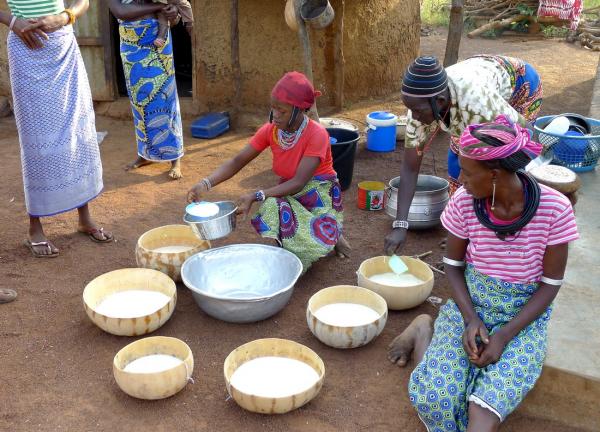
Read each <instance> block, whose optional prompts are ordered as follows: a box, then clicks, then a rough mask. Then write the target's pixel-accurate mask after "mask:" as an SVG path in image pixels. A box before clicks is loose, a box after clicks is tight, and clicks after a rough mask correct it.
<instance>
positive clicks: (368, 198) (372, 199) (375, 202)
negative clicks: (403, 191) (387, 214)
mask: <svg viewBox="0 0 600 432" xmlns="http://www.w3.org/2000/svg"><path fill="white" fill-rule="evenodd" d="M384 196H385V183H383V182H378V181H363V182H360V183H359V184H358V200H357V205H358V208H359V209H361V210H382V209H383V203H384Z"/></svg>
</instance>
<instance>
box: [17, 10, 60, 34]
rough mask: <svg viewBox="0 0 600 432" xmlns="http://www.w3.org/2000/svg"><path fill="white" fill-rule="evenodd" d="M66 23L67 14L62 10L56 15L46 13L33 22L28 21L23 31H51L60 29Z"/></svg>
mask: <svg viewBox="0 0 600 432" xmlns="http://www.w3.org/2000/svg"><path fill="white" fill-rule="evenodd" d="M68 23H69V16H68V15H67V14H66V13H64V12H63V13H59V14H56V15H46V16H44V17H40V18H36V19H35V22H32V23H30V24H29V25H28V26H27V27H26V28H25V30H24V31H26V32H27V31H33V30H35V29H41V30H42V31H43V32H45V33H52V32H55V31H57V30H60V29H61V28H63V27H64V26H66V25H67V24H68Z"/></svg>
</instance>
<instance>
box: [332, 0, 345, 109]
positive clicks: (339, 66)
mask: <svg viewBox="0 0 600 432" xmlns="http://www.w3.org/2000/svg"><path fill="white" fill-rule="evenodd" d="M340 9H341V10H340V11H339V12H338V13H336V20H337V21H338V22H339V25H338V28H337V31H336V35H335V48H334V52H333V58H334V61H333V63H334V66H335V106H336V108H337V109H338V110H340V111H342V110H343V109H344V85H345V70H344V67H345V62H346V60H345V58H344V15H345V12H346V0H341V4H340Z"/></svg>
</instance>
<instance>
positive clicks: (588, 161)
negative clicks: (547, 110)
mask: <svg viewBox="0 0 600 432" xmlns="http://www.w3.org/2000/svg"><path fill="white" fill-rule="evenodd" d="M555 117H556V116H545V117H540V118H538V119H537V120H536V122H535V125H534V130H535V133H534V138H535V139H536V140H537V141H538V142H539V143H540V144H542V146H543V147H544V150H543V153H547V152H552V153H553V159H552V163H553V164H556V165H561V166H564V167H567V168H569V169H571V170H573V171H575V172H585V171H592V170H593V169H594V168H595V167H596V165H597V164H598V159H600V120H596V119H593V118H587V117H586V120H587V122H588V124H589V126H590V134H589V135H585V136H571V135H570V134H562V135H561V134H553V133H549V132H544V128H545V127H546V126H548V124H549V123H550V122H551V121H552V120H554V118H555Z"/></svg>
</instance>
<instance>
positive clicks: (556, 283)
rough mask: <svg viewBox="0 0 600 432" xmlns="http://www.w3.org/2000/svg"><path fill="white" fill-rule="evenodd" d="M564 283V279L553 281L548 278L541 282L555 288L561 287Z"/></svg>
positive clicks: (543, 277) (543, 278)
mask: <svg viewBox="0 0 600 432" xmlns="http://www.w3.org/2000/svg"><path fill="white" fill-rule="evenodd" d="M563 281H564V279H551V278H549V277H546V276H542V277H541V278H540V282H544V283H545V284H548V285H554V286H561V285H562V283H563Z"/></svg>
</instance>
